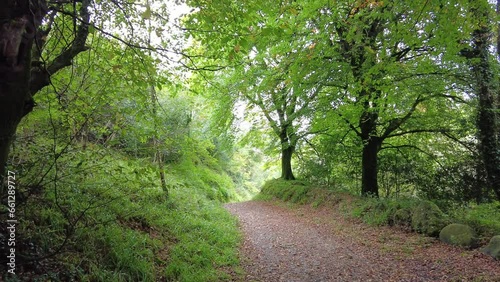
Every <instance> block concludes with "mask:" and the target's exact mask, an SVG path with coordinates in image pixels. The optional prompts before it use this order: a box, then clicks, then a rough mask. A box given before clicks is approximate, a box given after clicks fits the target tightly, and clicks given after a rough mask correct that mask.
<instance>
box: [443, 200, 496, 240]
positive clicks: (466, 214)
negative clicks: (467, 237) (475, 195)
mask: <svg viewBox="0 0 500 282" xmlns="http://www.w3.org/2000/svg"><path fill="white" fill-rule="evenodd" d="M452 212H453V217H454V218H455V219H456V222H460V223H463V224H467V225H470V226H471V227H472V228H473V229H474V230H476V231H477V232H478V233H479V234H480V235H481V236H482V238H481V239H483V240H487V239H488V238H490V237H492V236H494V235H498V234H500V222H499V220H498V219H499V218H500V203H499V202H493V203H485V204H480V205H471V206H470V207H462V208H456V209H454V210H453V211H452Z"/></svg>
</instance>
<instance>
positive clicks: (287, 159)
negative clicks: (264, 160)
mask: <svg viewBox="0 0 500 282" xmlns="http://www.w3.org/2000/svg"><path fill="white" fill-rule="evenodd" d="M294 151H295V148H294V147H293V146H288V147H286V148H282V149H281V178H282V179H284V180H295V176H294V175H293V171H292V155H293V152H294Z"/></svg>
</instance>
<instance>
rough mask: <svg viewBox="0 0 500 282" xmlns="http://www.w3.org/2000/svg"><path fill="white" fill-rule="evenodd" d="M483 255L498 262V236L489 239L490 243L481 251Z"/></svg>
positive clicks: (499, 243) (499, 241)
mask: <svg viewBox="0 0 500 282" xmlns="http://www.w3.org/2000/svg"><path fill="white" fill-rule="evenodd" d="M483 253H485V254H487V255H490V256H492V257H494V258H496V259H498V260H500V235H497V236H493V238H491V240H490V243H489V244H488V245H487V246H486V247H485V248H484V249H483Z"/></svg>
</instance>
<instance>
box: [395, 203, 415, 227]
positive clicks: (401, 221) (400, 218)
mask: <svg viewBox="0 0 500 282" xmlns="http://www.w3.org/2000/svg"><path fill="white" fill-rule="evenodd" d="M411 218H412V216H411V210H410V209H408V208H401V209H398V210H396V211H395V212H394V214H393V215H392V224H393V225H396V226H400V227H404V228H409V227H410V226H411Z"/></svg>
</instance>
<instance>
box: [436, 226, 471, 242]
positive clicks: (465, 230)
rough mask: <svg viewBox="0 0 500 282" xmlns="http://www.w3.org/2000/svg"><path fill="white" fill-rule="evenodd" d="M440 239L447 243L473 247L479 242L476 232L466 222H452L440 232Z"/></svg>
mask: <svg viewBox="0 0 500 282" xmlns="http://www.w3.org/2000/svg"><path fill="white" fill-rule="evenodd" d="M439 239H440V240H441V241H443V242H445V243H447V244H450V245H455V246H461V247H467V248H473V247H475V246H476V244H477V238H476V233H475V232H474V230H473V229H472V228H471V227H470V226H468V225H465V224H457V223H452V224H449V225H447V226H446V227H445V228H443V229H442V230H441V232H440V233H439Z"/></svg>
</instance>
